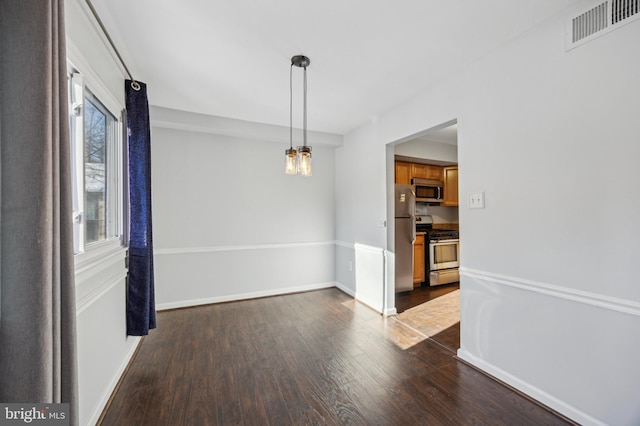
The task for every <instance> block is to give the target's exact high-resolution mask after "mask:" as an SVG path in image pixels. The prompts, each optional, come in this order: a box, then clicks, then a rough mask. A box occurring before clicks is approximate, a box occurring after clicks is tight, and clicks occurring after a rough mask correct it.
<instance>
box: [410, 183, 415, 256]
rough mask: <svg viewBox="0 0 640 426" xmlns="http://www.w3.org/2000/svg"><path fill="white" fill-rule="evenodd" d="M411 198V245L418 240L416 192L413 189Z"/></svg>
mask: <svg viewBox="0 0 640 426" xmlns="http://www.w3.org/2000/svg"><path fill="white" fill-rule="evenodd" d="M410 198H411V200H410V203H409V217H410V218H411V220H410V221H409V222H410V226H411V232H410V233H409V235H411V245H413V243H415V242H416V192H415V191H414V190H413V189H412V190H411V197H410Z"/></svg>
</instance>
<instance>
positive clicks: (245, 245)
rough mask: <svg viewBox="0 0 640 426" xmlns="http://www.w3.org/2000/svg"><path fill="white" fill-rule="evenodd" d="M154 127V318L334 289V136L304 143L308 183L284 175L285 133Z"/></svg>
mask: <svg viewBox="0 0 640 426" xmlns="http://www.w3.org/2000/svg"><path fill="white" fill-rule="evenodd" d="M151 120H152V141H153V142H152V164H153V170H152V189H153V204H154V208H153V219H154V246H155V255H156V263H155V267H156V302H157V304H158V308H159V309H163V308H173V307H178V306H190V305H196V304H202V303H211V302H218V301H224V300H236V299H245V298H249V297H259V296H265V295H272V294H280V293H287V292H292V291H300V290H307V289H313V288H323V287H328V286H335V285H336V282H335V281H336V280H335V266H334V265H335V241H334V240H335V236H334V229H335V216H334V211H335V205H334V149H335V148H334V146H335V145H338V144H341V143H342V138H341V137H340V136H336V135H327V134H315V133H313V132H312V133H311V134H310V136H309V139H310V141H312V146H313V176H312V177H310V178H304V177H302V176H287V175H285V174H284V150H285V148H287V146H288V129H286V128H282V127H279V126H268V125H261V124H258V123H248V122H242V121H240V120H232V119H223V118H220V117H209V116H205V115H200V114H190V113H185V112H183V111H173V110H169V109H166V108H159V107H154V108H152V110H151ZM256 129H258V130H259V131H256ZM261 135H264V137H261ZM272 140H275V141H276V142H273V141H272ZM320 142H325V144H322V143H320Z"/></svg>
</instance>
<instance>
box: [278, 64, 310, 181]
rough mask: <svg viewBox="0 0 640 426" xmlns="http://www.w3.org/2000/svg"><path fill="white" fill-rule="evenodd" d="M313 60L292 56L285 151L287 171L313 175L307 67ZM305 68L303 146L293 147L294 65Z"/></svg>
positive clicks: (290, 173) (292, 173)
mask: <svg viewBox="0 0 640 426" xmlns="http://www.w3.org/2000/svg"><path fill="white" fill-rule="evenodd" d="M309 64H311V60H310V59H309V58H307V57H306V56H302V55H297V56H294V57H292V58H291V67H290V68H289V148H288V149H286V150H285V151H284V153H285V159H286V167H285V173H286V174H288V175H295V174H300V175H302V176H311V147H310V146H307V67H308V66H309ZM294 65H295V66H296V67H298V68H303V69H304V82H303V109H302V117H303V119H302V120H303V121H302V146H298V147H297V150H296V149H293V66H294Z"/></svg>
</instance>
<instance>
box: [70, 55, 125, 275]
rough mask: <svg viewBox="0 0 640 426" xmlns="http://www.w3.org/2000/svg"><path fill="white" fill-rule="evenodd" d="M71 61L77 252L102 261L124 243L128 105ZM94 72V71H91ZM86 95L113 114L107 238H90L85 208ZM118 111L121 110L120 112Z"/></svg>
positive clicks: (109, 137)
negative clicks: (91, 240) (125, 118)
mask: <svg viewBox="0 0 640 426" xmlns="http://www.w3.org/2000/svg"><path fill="white" fill-rule="evenodd" d="M67 63H68V82H69V108H70V109H69V120H70V123H69V124H70V139H71V141H70V143H71V146H70V147H71V163H72V168H71V180H72V194H73V218H72V220H73V230H74V232H73V233H74V235H73V237H74V253H75V256H76V264H78V262H80V263H84V262H90V263H92V262H93V261H94V260H95V261H98V260H99V259H100V258H102V257H103V256H104V255H105V254H106V253H109V252H110V251H111V250H116V249H120V248H122V247H123V246H124V235H125V232H126V230H125V229H124V228H125V225H124V217H125V212H124V210H125V208H126V202H127V199H126V198H125V194H126V191H125V187H124V184H125V173H124V172H125V170H126V168H125V165H124V159H125V156H124V151H125V150H124V146H125V143H126V140H125V137H124V134H123V121H124V120H123V117H124V109H123V108H122V107H121V106H120V105H118V103H117V102H113V97H112V95H110V94H109V92H108V91H106V90H105V88H104V86H103V85H102V84H101V82H100V81H99V80H97V79H95V78H93V79H92V78H91V77H87V76H86V75H85V74H83V73H81V72H80V71H79V70H78V68H77V67H75V66H74V65H73V64H72V63H71V62H70V61H68V62H67ZM89 74H90V73H89ZM85 98H86V99H88V100H89V101H90V102H91V103H92V104H93V105H94V106H96V107H97V108H98V109H99V110H101V111H102V112H103V113H107V114H108V115H110V116H111V117H112V118H113V122H112V123H111V124H110V126H109V129H108V131H107V141H106V152H105V157H106V162H105V174H106V182H105V183H106V188H105V189H106V196H105V204H106V211H105V215H106V217H105V219H106V221H107V225H106V238H104V239H101V240H98V241H94V242H87V241H86V212H85V182H84V179H85V169H84V124H85V123H84V113H85V112H84V107H85ZM116 111H117V112H116Z"/></svg>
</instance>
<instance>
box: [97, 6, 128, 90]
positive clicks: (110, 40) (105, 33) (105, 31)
mask: <svg viewBox="0 0 640 426" xmlns="http://www.w3.org/2000/svg"><path fill="white" fill-rule="evenodd" d="M86 2H87V5H88V6H89V9H91V13H92V14H93V17H94V18H96V21H98V25H100V28H101V29H102V32H103V33H104V35H105V36H106V37H107V40H108V41H109V44H110V45H111V48H112V49H113V51H114V52H115V53H116V56H117V57H118V59H119V60H120V63H121V64H122V66H123V67H124V70H125V71H126V72H127V74H128V75H129V79H130V80H131V87H133V88H134V89H135V90H140V84H138V82H137V81H136V79H135V78H133V75H131V71H129V68H128V67H127V64H125V62H124V59H122V56H121V55H120V51H119V50H118V48H117V47H116V45H115V43H114V42H113V40H112V39H111V36H110V35H109V32H108V31H107V29H106V28H105V26H104V23H103V22H102V19H100V16H99V15H98V12H97V11H96V9H95V8H94V7H93V4H91V0H86Z"/></svg>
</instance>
